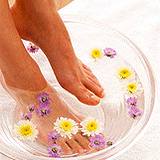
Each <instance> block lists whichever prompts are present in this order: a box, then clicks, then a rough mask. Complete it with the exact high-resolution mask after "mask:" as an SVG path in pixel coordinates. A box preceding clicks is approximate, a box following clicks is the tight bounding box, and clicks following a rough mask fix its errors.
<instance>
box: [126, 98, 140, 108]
mask: <svg viewBox="0 0 160 160" xmlns="http://www.w3.org/2000/svg"><path fill="white" fill-rule="evenodd" d="M126 102H127V104H128V106H129V107H132V106H133V107H136V106H137V97H129V98H127V100H126Z"/></svg>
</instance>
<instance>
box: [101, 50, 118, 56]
mask: <svg viewBox="0 0 160 160" xmlns="http://www.w3.org/2000/svg"><path fill="white" fill-rule="evenodd" d="M103 51H104V55H105V56H107V57H110V58H114V57H115V56H116V55H117V53H116V51H115V50H114V49H112V48H105V49H104V50H103Z"/></svg>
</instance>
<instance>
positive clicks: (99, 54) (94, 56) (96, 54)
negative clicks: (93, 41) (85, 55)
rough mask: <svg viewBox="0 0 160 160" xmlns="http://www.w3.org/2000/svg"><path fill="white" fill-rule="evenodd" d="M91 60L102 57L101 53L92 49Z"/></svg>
mask: <svg viewBox="0 0 160 160" xmlns="http://www.w3.org/2000/svg"><path fill="white" fill-rule="evenodd" d="M91 56H92V58H101V57H102V52H101V50H99V49H94V50H92V52H91Z"/></svg>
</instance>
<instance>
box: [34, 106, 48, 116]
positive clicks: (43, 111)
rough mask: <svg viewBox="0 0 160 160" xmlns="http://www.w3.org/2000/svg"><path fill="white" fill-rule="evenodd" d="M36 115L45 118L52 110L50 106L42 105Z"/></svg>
mask: <svg viewBox="0 0 160 160" xmlns="http://www.w3.org/2000/svg"><path fill="white" fill-rule="evenodd" d="M36 113H37V114H38V115H39V116H42V117H45V116H48V115H49V114H50V113H51V109H50V107H49V106H43V105H40V106H39V107H38V108H37V110H36Z"/></svg>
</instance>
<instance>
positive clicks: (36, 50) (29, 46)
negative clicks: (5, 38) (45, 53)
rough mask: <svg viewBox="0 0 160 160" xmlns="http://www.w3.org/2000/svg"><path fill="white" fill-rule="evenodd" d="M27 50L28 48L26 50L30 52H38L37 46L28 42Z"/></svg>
mask: <svg viewBox="0 0 160 160" xmlns="http://www.w3.org/2000/svg"><path fill="white" fill-rule="evenodd" d="M27 50H28V52H30V53H36V52H38V50H39V47H38V46H36V45H35V44H33V43H29V44H28V46H27Z"/></svg>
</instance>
